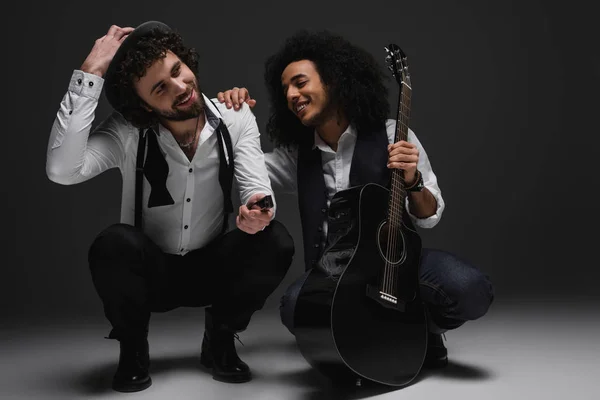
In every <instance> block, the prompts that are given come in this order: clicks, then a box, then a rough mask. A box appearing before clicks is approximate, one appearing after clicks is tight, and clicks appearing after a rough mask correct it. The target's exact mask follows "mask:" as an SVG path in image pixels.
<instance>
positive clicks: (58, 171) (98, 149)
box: [46, 70, 133, 185]
mask: <svg viewBox="0 0 600 400" xmlns="http://www.w3.org/2000/svg"><path fill="white" fill-rule="evenodd" d="M103 84H104V80H103V79H102V78H100V77H99V76H97V75H94V74H88V73H85V72H83V71H80V70H75V71H74V72H73V75H72V76H71V82H70V83H69V89H68V91H67V93H66V94H65V96H64V97H63V99H62V101H61V103H60V108H59V110H58V112H57V114H56V118H55V120H54V124H53V125H52V130H51V132H50V139H49V142H48V149H47V154H46V174H47V175H48V178H49V179H50V180H51V181H53V182H56V183H59V184H63V185H72V184H76V183H80V182H83V181H86V180H88V179H91V178H93V177H94V176H96V175H98V174H100V173H102V172H104V171H106V170H108V169H110V168H114V167H120V166H121V165H122V163H123V159H124V157H125V142H126V141H127V140H128V138H129V137H130V134H131V133H132V131H133V127H132V126H131V125H130V124H128V123H127V122H126V121H125V119H124V118H123V116H122V115H120V114H119V113H117V112H113V113H112V114H111V115H110V116H109V117H107V118H106V119H105V120H104V121H102V122H101V123H100V124H99V125H98V126H97V127H96V128H95V129H94V131H93V132H91V133H90V131H91V126H92V122H93V121H94V116H95V111H96V107H97V106H98V98H99V97H100V93H101V92H102V86H103Z"/></svg>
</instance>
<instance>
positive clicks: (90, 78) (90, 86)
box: [69, 69, 104, 100]
mask: <svg viewBox="0 0 600 400" xmlns="http://www.w3.org/2000/svg"><path fill="white" fill-rule="evenodd" d="M103 85H104V79H103V78H101V77H99V76H98V75H95V74H88V73H87V72H83V71H81V70H78V69H76V70H75V71H73V75H71V82H70V83H69V91H71V92H73V93H75V94H77V95H79V96H84V97H89V98H92V99H95V100H98V99H99V98H100V93H102V86H103Z"/></svg>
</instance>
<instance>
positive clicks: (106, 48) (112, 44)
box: [81, 25, 134, 77]
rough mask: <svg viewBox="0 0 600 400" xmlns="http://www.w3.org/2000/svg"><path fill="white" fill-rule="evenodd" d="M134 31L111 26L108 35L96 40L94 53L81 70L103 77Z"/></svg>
mask: <svg viewBox="0 0 600 400" xmlns="http://www.w3.org/2000/svg"><path fill="white" fill-rule="evenodd" d="M133 29H134V28H132V27H126V28H121V27H118V26H116V25H113V26H111V27H110V29H109V30H108V33H107V34H106V35H104V36H102V37H101V38H99V39H97V40H96V43H95V44H94V47H92V51H91V52H90V54H88V56H87V58H86V59H85V61H84V62H83V65H82V66H81V70H82V71H83V72H87V73H90V74H96V75H98V76H100V77H103V76H104V74H105V73H106V70H107V69H108V65H109V64H110V62H111V60H112V59H113V57H114V56H115V53H116V52H117V49H118V48H119V46H121V43H123V40H125V38H126V37H127V35H129V34H130V33H131V32H133Z"/></svg>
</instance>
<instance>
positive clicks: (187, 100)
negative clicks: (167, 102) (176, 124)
mask: <svg viewBox="0 0 600 400" xmlns="http://www.w3.org/2000/svg"><path fill="white" fill-rule="evenodd" d="M193 97H194V90H193V89H192V90H191V91H190V94H189V95H188V96H187V97H186V98H185V99H183V101H180V102H179V103H177V104H176V105H175V106H176V107H178V106H183V105H187V104H188V103H189V102H191V100H192V98H193Z"/></svg>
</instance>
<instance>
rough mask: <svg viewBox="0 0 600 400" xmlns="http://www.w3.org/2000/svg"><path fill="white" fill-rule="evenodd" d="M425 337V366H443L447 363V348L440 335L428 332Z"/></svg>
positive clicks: (432, 367)
mask: <svg viewBox="0 0 600 400" xmlns="http://www.w3.org/2000/svg"><path fill="white" fill-rule="evenodd" d="M428 335H429V336H428V338H427V353H426V355H425V362H424V364H423V366H424V367H425V368H430V369H434V368H443V367H445V366H446V365H448V350H447V349H446V346H444V342H443V340H442V335H439V334H435V333H429V334H428Z"/></svg>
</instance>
